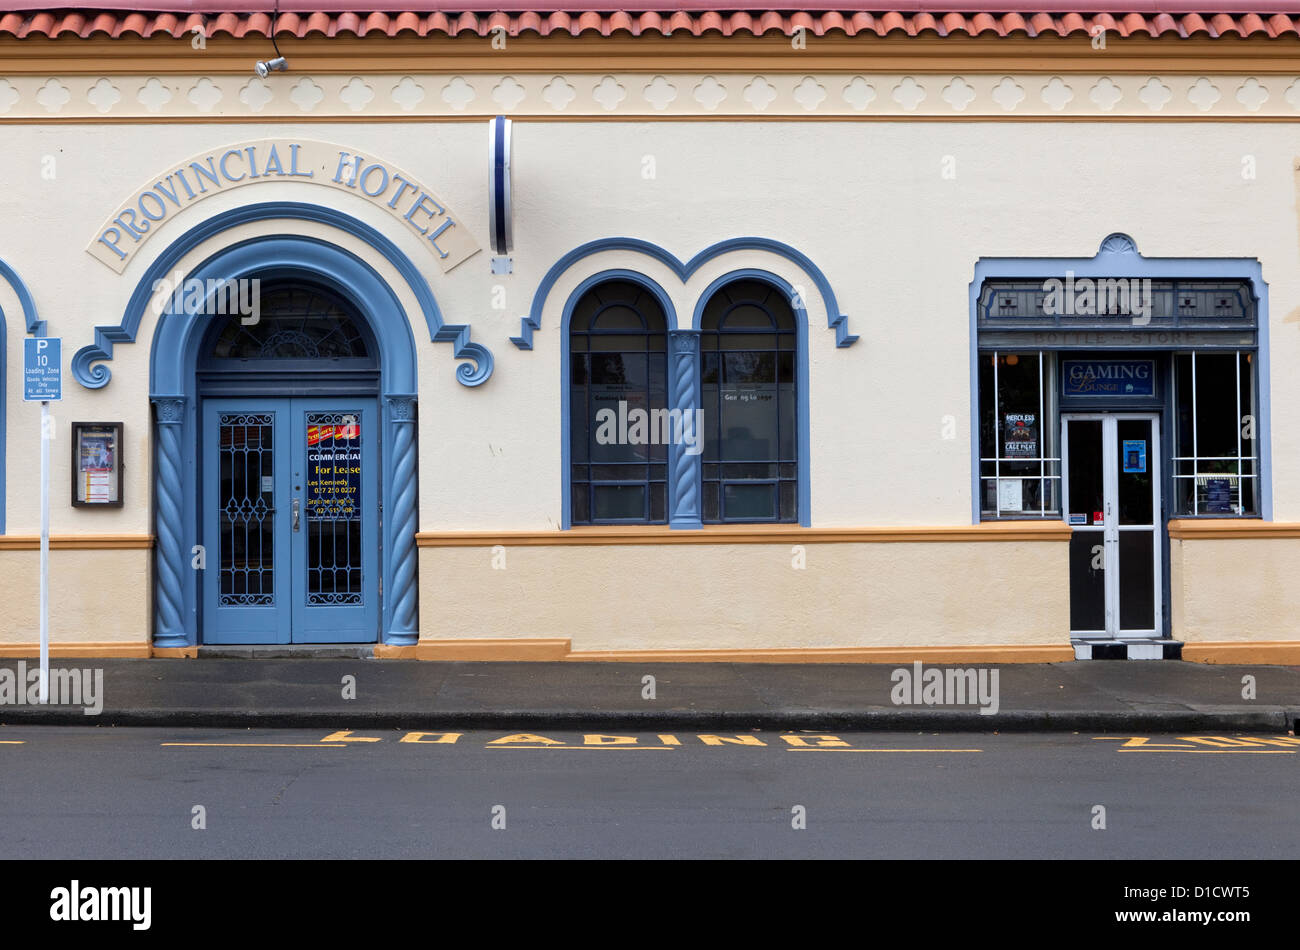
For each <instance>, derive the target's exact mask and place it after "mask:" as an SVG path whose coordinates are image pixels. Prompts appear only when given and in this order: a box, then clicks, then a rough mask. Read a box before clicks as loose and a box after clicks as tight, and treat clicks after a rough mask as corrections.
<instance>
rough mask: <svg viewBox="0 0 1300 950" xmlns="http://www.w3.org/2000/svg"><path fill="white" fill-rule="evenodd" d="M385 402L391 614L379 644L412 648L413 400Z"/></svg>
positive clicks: (416, 624) (415, 580)
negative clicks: (388, 459) (389, 456)
mask: <svg viewBox="0 0 1300 950" xmlns="http://www.w3.org/2000/svg"><path fill="white" fill-rule="evenodd" d="M387 401H388V444H389V445H391V446H392V457H391V462H390V464H391V472H392V477H391V478H390V479H389V480H388V497H389V499H390V501H389V505H388V508H389V511H390V512H391V514H390V515H389V516H388V517H387V518H386V519H385V528H384V533H385V535H387V537H386V538H385V544H384V549H385V552H386V553H387V555H388V566H387V570H386V572H385V573H386V577H387V578H388V580H387V582H386V583H385V590H386V593H387V600H388V603H389V605H391V614H390V616H389V621H388V623H387V624H386V625H385V628H384V642H385V643H388V644H391V645H393V646H413V645H415V643H416V642H417V641H418V640H419V638H420V612H419V577H418V575H419V558H418V555H417V552H416V548H415V532H416V530H417V528H418V522H419V512H418V501H419V491H418V481H419V479H418V476H419V473H418V471H417V458H416V451H415V397H413V396H389V397H388V399H387Z"/></svg>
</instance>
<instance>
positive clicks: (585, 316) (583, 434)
mask: <svg viewBox="0 0 1300 950" xmlns="http://www.w3.org/2000/svg"><path fill="white" fill-rule="evenodd" d="M667 327H668V323H667V318H666V316H665V314H664V309H663V306H662V305H661V304H660V302H659V300H658V299H657V298H656V297H655V296H654V294H652V293H651V292H650V291H649V290H648V289H647V288H645V287H643V286H642V285H640V284H638V283H635V282H633V281H629V280H617V279H612V280H608V281H602V282H600V283H598V284H595V285H594V286H592V287H590V288H589V289H588V290H587V291H586V292H585V293H584V294H583V295H582V297H581V298H580V299H579V300H578V302H577V304H576V305H575V306H574V309H573V315H572V317H571V319H570V322H569V386H570V390H569V413H570V418H569V438H570V445H569V479H570V482H569V486H570V488H569V490H570V504H571V521H572V523H573V524H575V525H581V524H664V523H666V522H667V520H668V506H667V480H668V446H667V445H666V444H665V442H664V440H662V439H660V438H658V436H659V435H660V433H659V432H658V431H657V428H658V427H657V426H656V425H655V424H654V422H653V420H654V419H655V412H656V410H658V411H659V412H660V413H662V412H663V411H664V410H665V409H666V408H667V398H668V397H667V372H668V352H667V342H668V332H667Z"/></svg>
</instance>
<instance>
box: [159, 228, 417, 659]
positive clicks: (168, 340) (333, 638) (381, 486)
mask: <svg viewBox="0 0 1300 950" xmlns="http://www.w3.org/2000/svg"><path fill="white" fill-rule="evenodd" d="M254 281H257V283H256V284H254V283H253V282H254ZM178 283H179V282H178ZM254 294H256V297H257V300H258V301H259V305H258V307H257V308H256V310H253V308H252V307H250V306H248V304H250V303H251V301H252V299H253V297H254ZM172 301H173V303H172V306H170V307H169V308H168V309H167V311H166V312H165V313H164V314H163V316H162V317H161V318H160V320H159V323H158V327H157V329H156V331H155V333H154V340H153V348H152V353H151V360H150V398H151V400H152V401H153V403H154V405H155V408H156V443H155V444H156V453H155V457H156V463H155V474H154V497H155V524H156V529H157V537H158V542H157V556H156V578H155V598H156V606H155V631H154V645H155V646H157V647H184V646H192V645H195V644H197V643H200V642H204V643H340V642H349V643H361V642H374V641H376V640H382V641H383V642H384V643H386V644H391V645H398V646H402V645H411V644H414V643H415V642H416V640H417V639H418V635H419V630H418V612H417V600H416V553H415V530H416V498H417V495H416V453H415V392H416V358H415V341H414V337H413V335H412V333H411V329H410V324H409V322H408V320H407V318H406V315H405V312H404V311H403V308H402V306H401V304H400V302H399V300H398V298H397V296H396V295H395V294H394V292H393V290H392V289H391V288H390V287H389V286H388V285H387V283H386V282H385V281H384V280H383V279H382V278H381V277H380V276H379V275H378V273H376V272H375V270H374V269H373V268H371V267H370V266H369V265H368V264H366V263H365V262H364V261H362V260H361V259H360V258H358V257H357V256H355V255H354V254H352V253H350V252H348V251H346V250H343V249H342V248H339V247H337V246H335V245H332V244H329V243H327V242H324V241H321V240H318V239H315V238H309V237H303V236H284V235H275V236H267V237H258V238H252V239H250V240H247V241H243V242H240V243H238V244H234V245H232V246H230V247H228V248H225V249H223V250H221V251H220V252H218V253H216V254H214V255H213V256H212V257H210V258H208V259H207V260H206V261H204V262H203V263H202V264H200V265H199V266H198V267H196V268H194V270H193V271H192V272H190V273H188V274H186V275H185V276H184V283H183V284H181V285H180V289H179V291H178V292H177V293H175V294H174V295H173V297H172ZM234 301H238V302H239V304H238V306H237V305H236V304H235V303H233V302H234ZM232 311H234V312H232Z"/></svg>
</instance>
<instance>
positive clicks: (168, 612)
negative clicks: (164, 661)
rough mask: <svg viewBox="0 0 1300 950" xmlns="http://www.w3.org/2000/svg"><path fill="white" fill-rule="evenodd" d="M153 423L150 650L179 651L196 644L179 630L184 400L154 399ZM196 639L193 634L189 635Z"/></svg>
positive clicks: (181, 619) (182, 577) (182, 624)
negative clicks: (155, 461) (154, 575)
mask: <svg viewBox="0 0 1300 950" xmlns="http://www.w3.org/2000/svg"><path fill="white" fill-rule="evenodd" d="M153 402H154V407H155V410H156V412H157V418H158V474H157V477H156V479H155V481H154V507H155V511H156V517H155V527H154V533H155V535H156V536H157V543H156V545H155V548H154V559H155V562H156V568H157V570H156V573H157V578H158V579H157V583H156V585H155V590H154V631H153V642H154V646H158V647H183V646H189V645H191V644H193V643H195V642H197V639H196V637H192V636H191V631H188V630H186V629H185V621H184V606H185V572H186V571H187V570H188V569H189V563H188V557H187V554H186V550H185V547H184V545H183V543H182V539H183V538H184V534H185V502H184V495H183V489H184V477H183V476H184V466H185V458H184V455H183V454H182V452H181V444H182V436H183V435H184V431H185V402H186V401H185V400H184V399H177V398H173V397H168V398H161V399H155V400H154V401H153ZM194 633H195V634H197V631H194Z"/></svg>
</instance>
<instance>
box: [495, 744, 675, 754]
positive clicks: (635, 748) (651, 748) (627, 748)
mask: <svg viewBox="0 0 1300 950" xmlns="http://www.w3.org/2000/svg"><path fill="white" fill-rule="evenodd" d="M483 748H485V749H575V750H580V749H592V750H596V749H617V750H618V751H620V752H642V751H645V752H671V751H672V746H666V745H615V744H614V743H612V742H611V743H607V744H605V745H485V746H484V747H483Z"/></svg>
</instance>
